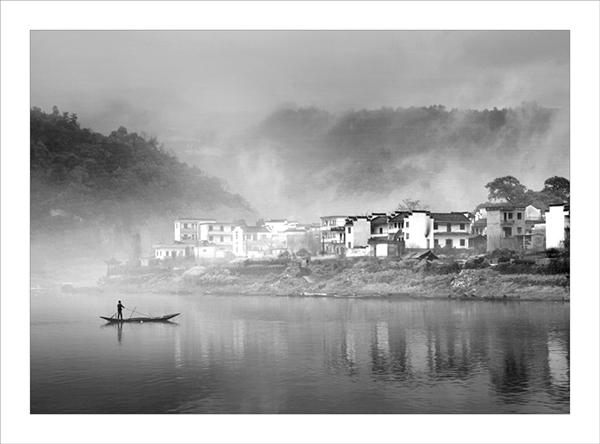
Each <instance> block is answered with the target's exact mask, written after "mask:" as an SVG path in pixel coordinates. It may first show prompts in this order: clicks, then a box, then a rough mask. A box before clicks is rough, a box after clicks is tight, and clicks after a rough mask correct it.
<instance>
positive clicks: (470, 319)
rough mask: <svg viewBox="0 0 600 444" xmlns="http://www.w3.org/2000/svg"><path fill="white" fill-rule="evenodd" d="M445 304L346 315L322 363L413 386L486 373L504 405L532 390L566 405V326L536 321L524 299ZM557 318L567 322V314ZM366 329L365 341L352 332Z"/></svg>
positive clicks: (529, 395) (336, 370)
mask: <svg viewBox="0 0 600 444" xmlns="http://www.w3.org/2000/svg"><path fill="white" fill-rule="evenodd" d="M496 307H501V309H500V310H497V309H496ZM443 308H444V307H443V304H442V306H440V305H438V306H437V307H433V306H430V305H427V304H425V305H422V306H421V310H420V312H415V311H413V312H411V313H408V314H406V313H405V314H404V315H407V317H408V318H409V319H410V321H409V322H407V319H404V320H405V322H391V321H390V320H387V319H378V318H369V317H368V316H367V317H365V318H363V319H361V322H359V323H357V319H356V316H354V317H352V316H351V317H349V319H348V320H347V323H346V324H344V325H343V327H342V328H340V329H339V332H338V334H339V342H336V341H332V342H330V343H328V344H327V346H326V347H325V350H324V351H325V357H326V359H325V363H326V365H327V366H328V367H329V368H330V370H332V371H333V372H334V373H336V374H337V373H345V374H346V375H348V376H353V377H355V376H357V375H360V374H361V373H362V374H365V373H366V374H368V375H371V377H373V378H374V379H375V380H382V381H384V380H393V381H398V382H400V383H410V384H413V386H414V384H417V385H418V384H422V383H424V382H426V383H429V384H444V383H445V381H447V382H451V383H453V384H456V383H458V382H459V381H464V382H465V383H466V384H470V383H472V382H473V381H475V380H480V378H481V377H482V376H485V375H487V380H488V381H489V385H490V387H491V388H492V389H493V390H494V391H495V392H496V393H497V394H498V397H497V399H498V400H500V401H501V402H503V403H505V404H526V403H528V402H531V398H532V397H534V398H538V399H549V400H550V399H551V400H552V402H557V403H558V404H559V405H560V406H561V407H560V408H563V409H564V407H565V406H567V408H568V403H569V383H570V374H569V330H568V328H567V329H564V328H558V329H557V331H548V325H547V324H546V323H544V322H541V318H543V316H544V313H542V314H541V318H537V317H536V316H534V318H533V319H532V311H531V310H532V309H531V307H530V306H526V305H519V304H512V305H510V304H509V305H506V304H503V305H500V304H497V305H496V306H494V308H491V304H486V305H483V304H482V305H477V304H475V305H468V304H462V305H461V306H455V307H453V308H452V310H445V309H443ZM445 308H450V307H445ZM534 310H535V309H534ZM550 313H552V312H551V311H549V312H548V314H550ZM552 316H554V314H553V313H552ZM567 316H568V312H567ZM390 317H392V316H390ZM405 317H406V316H405ZM560 321H562V322H566V323H567V324H566V325H567V326H568V317H567V319H560ZM563 325H564V324H563ZM365 333H367V335H365V336H367V338H368V342H367V344H364V343H363V342H361V341H360V340H357V339H356V338H357V337H359V338H360V337H361V336H363V335H364V334H365ZM336 351H337V353H338V355H336ZM361 363H368V364H369V365H368V366H365V365H362V364H361Z"/></svg>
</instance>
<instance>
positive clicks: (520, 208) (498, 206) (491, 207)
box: [485, 204, 525, 211]
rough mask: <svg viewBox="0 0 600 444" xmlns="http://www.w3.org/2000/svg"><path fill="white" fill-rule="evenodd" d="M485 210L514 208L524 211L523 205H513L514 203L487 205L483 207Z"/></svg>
mask: <svg viewBox="0 0 600 444" xmlns="http://www.w3.org/2000/svg"><path fill="white" fill-rule="evenodd" d="M485 209H486V211H500V210H505V211H515V210H521V211H524V210H525V207H523V206H515V205H510V204H494V205H489V206H487V207H485Z"/></svg>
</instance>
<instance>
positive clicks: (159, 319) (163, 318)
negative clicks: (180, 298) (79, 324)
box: [100, 313, 179, 323]
mask: <svg viewBox="0 0 600 444" xmlns="http://www.w3.org/2000/svg"><path fill="white" fill-rule="evenodd" d="M175 316H179V313H173V314H168V315H164V316H144V317H140V318H123V319H117V318H114V317H113V318H108V317H106V316H100V317H101V318H102V319H104V320H105V321H107V322H140V323H143V322H164V321H168V320H169V319H171V318H174V317H175Z"/></svg>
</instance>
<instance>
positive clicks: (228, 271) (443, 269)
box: [63, 252, 570, 301]
mask: <svg viewBox="0 0 600 444" xmlns="http://www.w3.org/2000/svg"><path fill="white" fill-rule="evenodd" d="M509 254H510V253H509ZM548 255H550V256H554V257H550V258H548V257H544V258H539V257H538V258H537V259H532V258H521V259H516V258H510V257H508V256H506V255H505V256H500V257H496V258H492V257H488V258H486V257H484V256H480V257H477V258H471V259H468V260H465V261H457V260H454V259H450V260H448V259H446V260H436V261H431V262H430V261H425V260H421V261H419V260H406V259H405V260H398V259H396V260H390V259H387V260H383V259H376V258H367V257H365V258H352V259H350V258H346V259H345V258H318V257H317V258H314V259H313V260H312V261H309V262H307V261H306V259H299V260H289V259H285V260H284V259H274V260H271V261H264V260H262V261H252V260H246V261H239V262H237V263H236V264H231V263H229V264H228V263H221V264H214V263H212V264H211V263H208V262H206V263H205V264H198V263H194V262H192V263H187V264H186V263H185V262H182V263H172V264H171V266H165V265H166V264H162V266H158V267H138V268H130V269H129V270H128V272H127V273H123V274H119V272H118V271H117V273H116V274H112V275H110V276H107V277H103V278H101V279H100V280H99V282H98V285H97V286H96V287H82V288H75V287H71V288H69V287H68V286H67V288H65V287H64V286H63V291H93V292H108V291H110V292H124V293H142V292H143V293H147V292H155V293H173V294H192V295H209V294H210V295H221V294H222V295H225V294H227V295H231V294H239V295H240V296H244V295H266V296H286V297H337V298H374V297H375V298H403V297H404V298H429V299H441V298H445V299H448V298H451V299H465V300H521V301H529V300H543V301H569V300H570V280H569V273H568V266H569V260H568V255H567V256H565V254H564V253H560V252H555V253H548ZM123 269H125V268H123Z"/></svg>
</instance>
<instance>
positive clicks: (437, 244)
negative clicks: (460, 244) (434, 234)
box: [433, 239, 440, 247]
mask: <svg viewBox="0 0 600 444" xmlns="http://www.w3.org/2000/svg"><path fill="white" fill-rule="evenodd" d="M433 245H435V246H436V247H439V246H440V240H439V239H434V240H433Z"/></svg>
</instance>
